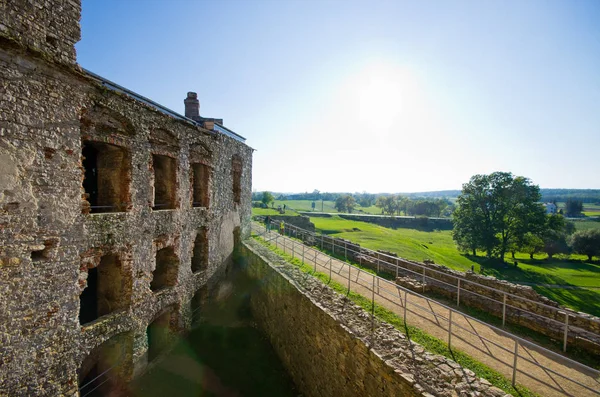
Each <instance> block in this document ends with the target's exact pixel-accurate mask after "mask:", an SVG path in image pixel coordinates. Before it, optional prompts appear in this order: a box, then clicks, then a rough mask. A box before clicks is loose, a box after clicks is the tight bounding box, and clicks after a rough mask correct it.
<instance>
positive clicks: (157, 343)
mask: <svg viewBox="0 0 600 397" xmlns="http://www.w3.org/2000/svg"><path fill="white" fill-rule="evenodd" d="M172 314H173V309H169V310H167V311H166V312H164V313H163V314H161V315H160V316H158V317H157V318H156V319H155V320H154V321H153V322H152V323H151V324H150V325H148V328H146V335H147V337H148V362H151V361H153V360H155V359H156V357H158V356H160V355H161V354H162V353H163V352H164V351H166V350H167V348H168V347H169V345H170V343H171V338H172V332H171V316H172Z"/></svg>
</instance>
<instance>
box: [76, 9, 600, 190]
mask: <svg viewBox="0 0 600 397" xmlns="http://www.w3.org/2000/svg"><path fill="white" fill-rule="evenodd" d="M599 20H600V2H599V1H595V0H591V1H581V0H572V1H567V0H564V1H558V0H546V1H533V0H527V1H422V2H421V1H419V2H414V1H411V2H408V1H407V2H403V1H342V0H334V1H316V0H305V1H292V0H289V1H283V0H281V1H274V0H270V1H251V0H236V1H232V0H230V1H192V0H188V1H183V0H181V1H177V0H171V1H156V0H147V1H142V0H119V1H113V0H102V1H100V0H83V13H82V20H81V27H82V40H81V41H80V42H79V43H78V44H77V54H78V61H79V63H80V64H81V65H82V66H83V67H85V68H87V69H89V70H91V71H93V72H95V73H97V74H100V75H101V76H104V77H106V78H108V79H111V80H113V81H115V82H116V83H118V84H121V85H123V86H125V87H127V88H129V89H132V90H133V91H136V92H138V93H140V94H142V95H144V96H147V97H149V98H151V99H153V100H155V101H157V102H159V103H161V104H163V105H165V106H167V107H169V108H171V109H173V110H175V111H178V112H180V113H183V99H184V98H185V96H186V92H187V91H196V92H198V96H199V99H200V113H201V115H203V116H206V117H219V118H223V119H224V120H225V125H226V126H227V127H229V128H231V129H233V130H234V131H236V132H237V133H239V134H241V135H243V136H245V137H246V138H247V143H248V144H249V145H250V146H252V147H253V148H255V149H256V150H257V151H256V152H255V154H254V169H253V189H254V190H257V191H261V190H272V191H285V192H303V191H312V190H313V189H319V190H321V191H352V192H355V191H369V192H411V191H428V190H442V189H459V188H460V187H461V184H462V183H464V182H466V181H468V179H469V178H470V177H471V175H473V174H477V173H490V172H493V171H510V172H513V173H515V174H518V175H523V176H526V177H529V178H531V179H532V181H533V182H534V183H536V184H539V185H540V186H541V187H546V188H552V187H554V188H555V187H565V188H600V172H599V171H600V151H599V149H600V24H599V23H598V21H599Z"/></svg>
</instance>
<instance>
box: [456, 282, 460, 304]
mask: <svg viewBox="0 0 600 397" xmlns="http://www.w3.org/2000/svg"><path fill="white" fill-rule="evenodd" d="M456 306H457V307H458V306H460V278H459V279H458V289H457V290H456Z"/></svg>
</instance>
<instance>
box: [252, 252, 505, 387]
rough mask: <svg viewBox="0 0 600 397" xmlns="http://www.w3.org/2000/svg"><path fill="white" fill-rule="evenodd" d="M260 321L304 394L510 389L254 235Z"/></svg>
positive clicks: (255, 308) (255, 297)
mask: <svg viewBox="0 0 600 397" xmlns="http://www.w3.org/2000/svg"><path fill="white" fill-rule="evenodd" d="M243 251H244V252H243V254H244V255H243V256H244V258H245V260H246V261H247V270H248V273H249V274H250V275H251V277H253V278H255V279H257V280H261V281H262V282H261V284H260V288H258V289H257V290H255V291H254V292H253V294H252V296H251V308H252V311H253V314H254V317H255V318H256V320H257V322H258V323H259V325H260V326H261V328H262V329H263V330H264V331H265V332H266V334H267V335H268V337H269V338H270V340H271V343H272V345H273V347H274V348H275V351H276V352H277V353H278V355H279V357H280V358H281V360H282V362H283V363H284V365H285V366H286V368H287V369H288V371H289V372H290V374H291V376H292V378H293V379H294V381H295V383H296V385H297V386H298V388H299V389H300V391H301V392H302V393H303V394H304V395H306V396H309V397H310V396H432V395H435V396H505V395H506V394H505V393H504V392H503V391H502V390H500V389H498V388H495V387H492V386H491V385H490V384H489V382H487V381H486V380H484V379H481V378H477V377H476V376H475V374H474V373H473V372H472V371H470V370H468V369H463V368H461V367H460V365H458V364H457V363H455V362H454V361H451V360H449V359H447V358H445V357H443V356H439V355H434V354H430V353H427V352H425V351H424V349H423V348H422V347H421V346H419V345H418V344H415V343H412V344H411V343H409V341H408V340H407V339H406V337H405V336H404V334H402V333H400V332H399V331H398V330H396V329H395V328H394V327H393V326H391V325H389V324H387V323H384V322H381V321H379V320H377V319H372V318H371V316H370V315H369V313H367V312H366V311H364V310H363V309H362V308H360V307H358V306H356V305H354V304H353V303H352V302H351V301H350V300H348V299H347V298H346V297H344V296H342V295H339V294H337V293H335V292H334V291H333V290H332V289H331V288H329V287H327V286H325V285H323V284H322V283H321V282H319V281H318V280H316V279H314V278H312V277H310V276H307V275H306V274H304V273H302V272H300V270H299V269H298V268H296V267H295V266H292V265H290V264H289V263H287V262H285V261H284V260H282V259H281V258H280V257H278V256H277V255H275V254H274V253H272V252H271V251H269V250H268V249H266V248H265V247H263V246H261V245H260V244H258V243H257V242H254V241H247V242H245V243H244V248H243Z"/></svg>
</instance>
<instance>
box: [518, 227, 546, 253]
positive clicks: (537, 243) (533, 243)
mask: <svg viewBox="0 0 600 397" xmlns="http://www.w3.org/2000/svg"><path fill="white" fill-rule="evenodd" d="M543 249H544V240H543V239H542V238H541V237H540V236H538V235H535V234H533V233H527V234H525V238H524V241H523V246H522V247H521V250H522V251H523V252H525V253H527V254H529V259H533V255H534V254H537V253H538V252H542V250H543Z"/></svg>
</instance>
